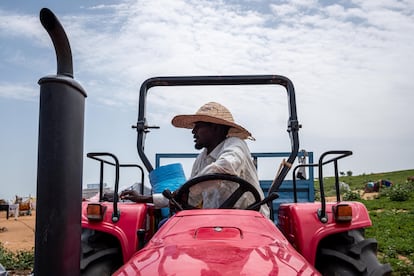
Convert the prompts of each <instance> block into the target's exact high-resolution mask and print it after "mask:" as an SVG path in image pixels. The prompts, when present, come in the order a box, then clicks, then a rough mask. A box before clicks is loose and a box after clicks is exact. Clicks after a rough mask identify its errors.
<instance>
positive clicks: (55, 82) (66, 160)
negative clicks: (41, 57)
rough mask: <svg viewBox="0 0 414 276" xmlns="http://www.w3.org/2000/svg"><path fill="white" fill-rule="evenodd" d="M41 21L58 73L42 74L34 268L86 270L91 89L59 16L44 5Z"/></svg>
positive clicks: (62, 271) (44, 272) (59, 272)
mask: <svg viewBox="0 0 414 276" xmlns="http://www.w3.org/2000/svg"><path fill="white" fill-rule="evenodd" d="M40 21H41V23H42V25H43V27H44V28H45V29H46V31H47V32H48V33H49V35H50V37H51V39H52V42H53V45H54V47H55V51H56V57H57V74H56V75H53V76H46V77H43V78H41V79H40V80H39V85H40V111H39V145H38V168H37V204H36V238H35V265H34V274H35V275H36V276H39V275H71V276H72V275H80V252H81V224H80V222H81V203H82V166H83V129H84V110H85V98H86V93H85V91H84V89H83V88H82V87H81V86H80V85H79V84H78V83H77V82H76V81H75V80H74V79H73V65H72V53H71V49H70V45H69V41H68V39H67V36H66V34H65V31H64V29H63V27H62V25H61V24H60V22H59V20H58V19H57V18H56V16H55V15H54V14H53V13H52V12H51V11H50V10H48V9H42V10H41V11H40Z"/></svg>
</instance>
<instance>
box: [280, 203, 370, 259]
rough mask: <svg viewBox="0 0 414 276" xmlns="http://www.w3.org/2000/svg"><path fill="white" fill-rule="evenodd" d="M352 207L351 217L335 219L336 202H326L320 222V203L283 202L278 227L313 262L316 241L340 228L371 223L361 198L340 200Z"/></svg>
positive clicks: (316, 245) (318, 241)
mask: <svg viewBox="0 0 414 276" xmlns="http://www.w3.org/2000/svg"><path fill="white" fill-rule="evenodd" d="M340 203H341V204H348V205H350V206H351V207H352V221H351V222H348V223H340V222H336V221H335V219H334V213H333V207H334V206H336V205H337V204H338V203H336V202H327V203H326V212H327V218H328V221H327V222H326V223H323V222H321V220H320V219H319V217H318V210H319V209H320V207H321V204H320V203H318V202H315V203H284V204H281V205H280V208H279V212H278V218H279V228H280V229H281V231H282V232H283V233H284V234H285V236H286V237H287V239H288V240H289V242H290V243H291V244H292V245H293V246H294V247H295V248H296V249H297V250H298V251H299V252H300V253H301V254H302V256H304V257H305V258H306V259H307V260H308V261H309V263H311V264H313V265H314V264H315V260H316V253H317V249H318V245H319V243H320V241H321V240H322V239H324V238H325V237H327V236H330V235H332V234H335V233H339V232H346V231H349V230H354V229H361V228H366V227H370V226H371V225H372V222H371V219H370V218H369V213H368V210H367V208H366V207H365V205H363V204H362V203H360V202H340Z"/></svg>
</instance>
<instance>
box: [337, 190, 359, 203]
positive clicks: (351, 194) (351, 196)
mask: <svg viewBox="0 0 414 276" xmlns="http://www.w3.org/2000/svg"><path fill="white" fill-rule="evenodd" d="M342 199H343V200H347V201H351V200H358V199H361V195H360V194H359V192H358V191H347V192H345V193H344V195H343V196H342Z"/></svg>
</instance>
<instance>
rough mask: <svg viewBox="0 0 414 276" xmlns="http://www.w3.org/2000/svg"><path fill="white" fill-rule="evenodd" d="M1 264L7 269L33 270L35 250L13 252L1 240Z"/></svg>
mask: <svg viewBox="0 0 414 276" xmlns="http://www.w3.org/2000/svg"><path fill="white" fill-rule="evenodd" d="M0 264H2V265H3V266H4V268H5V269H6V270H31V269H33V266H34V250H33V249H32V250H18V251H16V252H13V251H11V250H8V249H7V248H5V247H4V245H3V244H2V243H1V242H0Z"/></svg>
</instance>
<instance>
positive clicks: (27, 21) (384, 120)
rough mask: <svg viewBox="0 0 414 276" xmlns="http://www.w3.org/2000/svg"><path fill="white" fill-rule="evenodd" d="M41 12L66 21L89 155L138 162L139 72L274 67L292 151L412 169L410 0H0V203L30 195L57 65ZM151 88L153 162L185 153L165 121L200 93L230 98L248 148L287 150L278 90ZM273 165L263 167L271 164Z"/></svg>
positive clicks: (87, 173)
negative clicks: (334, 153) (46, 96)
mask: <svg viewBox="0 0 414 276" xmlns="http://www.w3.org/2000/svg"><path fill="white" fill-rule="evenodd" d="M43 7H47V8H49V9H51V10H52V11H53V12H54V13H55V14H56V16H57V17H58V18H59V20H60V22H61V23H62V25H63V26H64V28H65V31H66V33H67V35H68V37H69V40H70V44H71V48H72V53H73V62H74V75H75V79H76V80H77V81H78V82H79V83H80V84H81V85H82V87H83V88H84V89H85V90H86V92H87V94H88V97H87V99H86V109H85V140H84V144H85V148H84V151H85V155H86V153H87V152H91V151H108V152H112V153H114V154H115V155H117V156H118V158H119V159H120V160H121V162H124V163H136V162H138V163H139V162H140V161H139V158H138V155H137V151H136V132H135V131H134V130H133V129H131V125H133V124H135V123H136V120H137V105H138V91H139V87H140V85H141V83H142V82H143V81H144V80H146V79H147V78H150V77H155V76H180V75H186V76H190V75H258V74H267V75H268V74H277V75H283V76H286V77H288V78H289V79H291V80H292V81H293V83H294V85H295V89H296V98H297V111H298V118H299V122H300V123H301V124H302V126H303V127H302V129H301V130H300V133H299V135H300V148H301V149H306V150H307V151H312V152H314V154H315V157H316V158H317V157H319V155H320V154H321V153H323V152H324V151H327V150H352V151H353V153H354V154H353V155H352V156H351V157H349V158H347V159H346V160H344V161H343V162H341V163H340V170H341V171H352V172H353V173H354V174H362V173H366V174H369V173H378V172H388V171H398V170H405V169H413V167H414V166H413V156H414V147H413V146H412V143H413V142H412V141H413V137H414V128H413V125H414V124H413V116H414V115H413V109H412V106H413V103H414V93H413V92H414V79H413V76H414V36H413V34H414V2H413V1H411V0H403V1H395V0H393V1H391V0H379V1H378V0H368V1H365V0H353V1H347V0H343V1H341V0H339V1H317V0H294V1H277V0H274V1H270V0H269V1H267V0H263V1H260V0H241V1H235V0H228V1H224V0H222V1H202V0H192V1H191V0H174V1H158V0H153V1H140V0H123V1H120V0H116V1H115V0H105V1H98V0H90V1H80V0H75V1H61V2H59V3H58V2H57V1H52V0H43V1H26V0H2V1H1V2H0V61H1V62H0V72H1V74H0V124H1V143H0V153H1V157H0V172H1V173H0V179H1V182H2V183H1V190H0V198H5V199H11V198H13V197H14V195H15V194H18V195H20V196H28V195H29V194H31V195H35V193H36V175H37V142H38V140H37V135H38V119H39V117H38V116H39V85H38V84H37V81H38V80H39V79H40V78H42V77H44V76H47V75H50V74H55V73H56V57H55V53H54V49H53V46H52V43H51V40H50V38H49V36H48V34H47V32H46V31H45V30H44V29H43V27H42V25H41V24H40V21H39V11H40V10H41V8H43ZM153 90H154V91H151V92H150V93H149V95H148V105H147V111H148V116H147V117H148V121H149V124H151V125H158V126H160V127H161V128H160V129H159V130H153V131H152V132H151V133H150V134H148V135H147V140H146V152H147V153H148V155H149V157H150V160H151V161H152V162H153V160H154V154H155V153H156V152H195V150H194V148H193V141H192V135H191V132H190V130H183V129H175V128H173V127H172V126H171V125H170V121H171V118H172V117H173V116H174V115H175V114H177V113H193V112H195V111H196V110H197V109H198V107H199V106H201V105H202V104H204V103H205V102H208V101H218V102H221V103H222V104H223V105H225V106H227V107H228V108H229V109H230V110H231V111H232V112H233V115H234V117H235V119H236V121H237V122H239V123H240V124H242V125H243V126H245V127H246V128H247V129H249V130H250V131H251V132H252V133H253V135H254V136H255V138H256V141H255V142H250V141H249V142H248V144H249V146H250V148H251V150H252V151H253V152H265V151H267V152H279V151H282V152H286V151H289V150H290V143H289V136H288V134H287V132H286V122H287V118H288V109H287V102H286V93H284V91H283V89H280V88H278V87H263V86H262V87H231V88H230V87H213V88H212V87H209V88H205V87H203V88H199V87H191V88H185V89H184V88H162V89H161V88H155V89H153ZM272 166H273V167H274V171H272V172H270V174H273V173H274V172H275V171H276V170H277V168H278V166H279V164H278V163H277V164H273V165H272ZM268 173H269V172H268ZM133 177H134V178H135V179H136V178H137V177H135V175H134V176H133ZM97 181H98V173H97V164H95V163H94V161H91V160H89V159H88V160H87V159H86V158H85V160H84V184H86V183H94V182H97ZM125 181H126V183H128V182H129V183H131V182H132V181H133V180H131V179H127V177H125ZM125 185H127V184H125Z"/></svg>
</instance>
